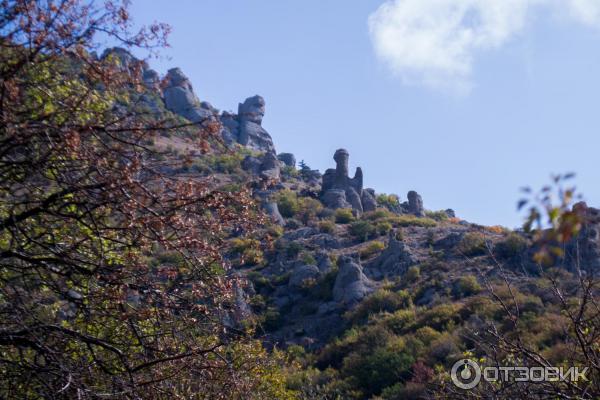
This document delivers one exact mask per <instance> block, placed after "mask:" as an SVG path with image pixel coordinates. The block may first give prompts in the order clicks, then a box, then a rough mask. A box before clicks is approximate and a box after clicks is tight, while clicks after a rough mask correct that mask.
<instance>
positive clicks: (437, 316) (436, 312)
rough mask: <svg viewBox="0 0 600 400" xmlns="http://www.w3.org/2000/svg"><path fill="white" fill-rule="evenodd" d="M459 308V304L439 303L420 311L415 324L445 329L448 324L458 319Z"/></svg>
mask: <svg viewBox="0 0 600 400" xmlns="http://www.w3.org/2000/svg"><path fill="white" fill-rule="evenodd" d="M460 310H461V305H460V304H456V303H450V304H440V305H438V306H435V307H433V308H431V309H429V310H426V311H425V312H423V313H420V314H419V318H418V321H417V325H419V326H430V327H432V328H434V329H436V330H438V331H443V330H447V327H448V326H449V325H451V324H455V323H456V322H457V321H459V320H460Z"/></svg>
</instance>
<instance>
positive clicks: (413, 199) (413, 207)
mask: <svg viewBox="0 0 600 400" xmlns="http://www.w3.org/2000/svg"><path fill="white" fill-rule="evenodd" d="M407 197H408V212H409V213H411V214H414V215H416V216H417V217H424V216H425V209H424V208H423V199H422V198H421V195H420V194H418V193H417V192H415V191H414V190H411V191H410V192H408V195H407Z"/></svg>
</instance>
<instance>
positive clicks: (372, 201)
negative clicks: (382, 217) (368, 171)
mask: <svg viewBox="0 0 600 400" xmlns="http://www.w3.org/2000/svg"><path fill="white" fill-rule="evenodd" d="M361 202H362V207H363V211H365V212H368V211H375V210H376V209H377V199H376V198H375V190H373V189H364V190H363V192H362V197H361Z"/></svg>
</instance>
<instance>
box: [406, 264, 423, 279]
mask: <svg viewBox="0 0 600 400" xmlns="http://www.w3.org/2000/svg"><path fill="white" fill-rule="evenodd" d="M420 277H421V268H419V267H418V266H417V265H413V266H412V267H409V268H408V270H407V271H406V274H404V278H405V279H406V280H407V281H409V282H414V281H416V280H417V279H419V278H420Z"/></svg>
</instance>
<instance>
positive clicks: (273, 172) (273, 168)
mask: <svg viewBox="0 0 600 400" xmlns="http://www.w3.org/2000/svg"><path fill="white" fill-rule="evenodd" d="M280 174H281V169H280V167H279V160H278V159H277V157H275V155H274V154H273V153H265V155H264V157H263V159H262V163H261V164H260V176H261V178H263V179H270V180H275V181H279V179H280Z"/></svg>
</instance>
